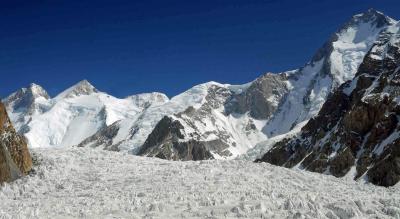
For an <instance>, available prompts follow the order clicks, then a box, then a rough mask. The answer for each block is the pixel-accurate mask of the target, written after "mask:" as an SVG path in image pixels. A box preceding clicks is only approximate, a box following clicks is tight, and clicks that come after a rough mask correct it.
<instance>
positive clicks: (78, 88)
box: [56, 80, 99, 98]
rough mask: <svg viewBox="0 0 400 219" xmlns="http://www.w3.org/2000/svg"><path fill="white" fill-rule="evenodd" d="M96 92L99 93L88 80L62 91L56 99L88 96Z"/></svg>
mask: <svg viewBox="0 0 400 219" xmlns="http://www.w3.org/2000/svg"><path fill="white" fill-rule="evenodd" d="M98 92H99V91H98V90H97V89H96V88H95V87H94V86H93V85H92V84H91V83H90V82H89V81H88V80H82V81H80V82H78V83H76V84H75V85H73V86H72V87H70V88H68V89H67V90H65V91H63V92H62V93H61V94H59V95H58V96H57V97H56V98H71V97H77V96H82V95H90V94H93V93H98Z"/></svg>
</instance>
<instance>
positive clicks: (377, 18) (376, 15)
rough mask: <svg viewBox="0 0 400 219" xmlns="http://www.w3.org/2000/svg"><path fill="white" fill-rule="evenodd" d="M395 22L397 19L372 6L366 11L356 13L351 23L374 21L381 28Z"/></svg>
mask: <svg viewBox="0 0 400 219" xmlns="http://www.w3.org/2000/svg"><path fill="white" fill-rule="evenodd" d="M394 22H396V21H395V20H394V19H392V18H390V17H388V16H386V15H385V14H384V13H382V12H380V11H377V10H375V9H374V8H370V9H368V10H367V11H366V12H364V13H361V14H356V15H354V16H353V18H352V19H351V20H350V22H349V23H350V24H358V23H373V24H375V25H376V26H377V27H378V28H379V27H383V26H385V25H390V24H393V23H394Z"/></svg>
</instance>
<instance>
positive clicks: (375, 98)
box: [257, 31, 400, 186]
mask: <svg viewBox="0 0 400 219" xmlns="http://www.w3.org/2000/svg"><path fill="white" fill-rule="evenodd" d="M399 70H400V37H399V34H398V33H391V32H390V31H385V32H383V33H382V34H381V35H380V37H379V40H378V41H377V42H376V43H375V45H374V46H373V47H372V49H371V50H370V51H369V53H368V54H367V56H366V57H365V58H364V61H363V63H362V64H361V65H360V67H359V70H358V72H357V74H356V77H355V78H354V79H353V80H352V81H349V82H347V83H345V84H343V85H342V86H340V87H339V89H338V90H337V91H336V92H334V93H333V94H331V95H330V96H329V97H328V100H327V101H326V102H325V104H324V105H323V107H322V109H321V110H320V112H319V114H318V115H317V116H316V117H314V118H312V119H311V120H310V121H309V122H308V123H307V124H306V125H305V126H304V127H303V128H302V130H301V133H300V134H299V136H297V137H295V138H292V139H285V140H284V141H282V142H279V143H277V144H276V145H275V146H274V147H273V148H272V149H271V150H270V151H269V152H267V153H266V154H265V155H264V156H263V157H262V158H261V159H260V160H257V161H259V162H269V163H271V164H275V165H279V166H285V167H288V168H291V167H294V166H295V165H300V167H301V168H304V169H305V170H309V171H313V172H319V173H326V174H332V175H334V176H336V177H343V176H345V175H346V174H348V173H349V172H350V170H351V169H352V168H353V167H355V174H354V179H355V180H357V179H359V178H361V177H366V178H367V179H368V180H369V181H370V182H372V183H374V184H376V185H381V186H392V185H395V184H396V183H397V182H398V181H399V180H400V149H399V148H400V123H399V118H400V117H399V116H400V105H399V104H400V101H399V95H400V83H399V78H400V72H399Z"/></svg>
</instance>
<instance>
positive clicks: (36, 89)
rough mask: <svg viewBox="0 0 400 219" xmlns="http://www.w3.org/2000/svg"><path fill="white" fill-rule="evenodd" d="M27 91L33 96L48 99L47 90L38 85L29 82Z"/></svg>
mask: <svg viewBox="0 0 400 219" xmlns="http://www.w3.org/2000/svg"><path fill="white" fill-rule="evenodd" d="M27 91H28V92H30V93H31V94H32V96H34V97H44V98H45V99H50V96H49V95H48V93H47V91H46V90H45V89H44V88H43V87H42V86H40V85H38V84H35V83H31V84H29V86H28V88H27Z"/></svg>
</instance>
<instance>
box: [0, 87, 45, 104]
mask: <svg viewBox="0 0 400 219" xmlns="http://www.w3.org/2000/svg"><path fill="white" fill-rule="evenodd" d="M39 97H43V98H45V99H50V96H49V95H48V93H47V91H46V90H45V89H44V88H43V87H42V86H40V85H38V84H35V83H31V84H29V86H28V87H24V88H20V89H18V90H17V91H15V92H14V93H12V94H11V95H9V96H8V97H6V98H5V99H3V101H4V103H5V104H6V105H9V104H11V103H13V102H15V101H20V102H25V103H32V102H34V100H35V99H37V98H39Z"/></svg>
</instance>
